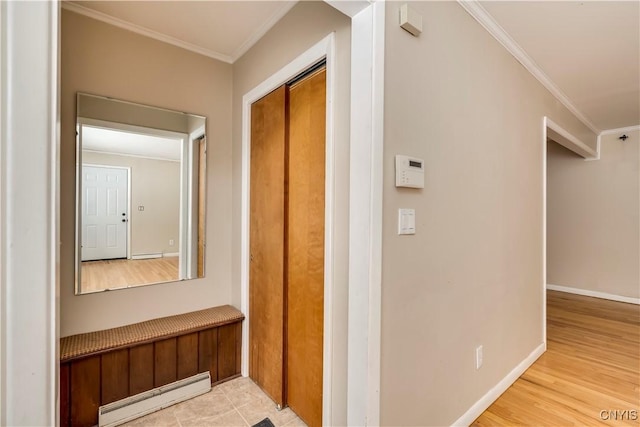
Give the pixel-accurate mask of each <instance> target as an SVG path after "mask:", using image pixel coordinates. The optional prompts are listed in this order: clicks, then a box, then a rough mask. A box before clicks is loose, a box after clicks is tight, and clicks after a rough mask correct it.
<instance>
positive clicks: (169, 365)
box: [153, 338, 178, 387]
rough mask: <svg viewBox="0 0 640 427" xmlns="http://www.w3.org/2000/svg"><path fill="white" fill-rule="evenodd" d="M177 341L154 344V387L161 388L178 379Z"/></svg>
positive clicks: (174, 339)
mask: <svg viewBox="0 0 640 427" xmlns="http://www.w3.org/2000/svg"><path fill="white" fill-rule="evenodd" d="M176 347H177V339H176V338H169V339H168V340H161V341H156V342H155V343H154V349H153V353H154V354H153V356H154V377H153V385H154V386H155V387H160V386H163V385H165V384H169V383H172V382H174V381H175V380H177V379H178V369H177V350H176Z"/></svg>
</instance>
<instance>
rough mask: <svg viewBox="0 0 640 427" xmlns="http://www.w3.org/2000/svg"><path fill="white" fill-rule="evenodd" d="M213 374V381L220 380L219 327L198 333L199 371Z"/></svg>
mask: <svg viewBox="0 0 640 427" xmlns="http://www.w3.org/2000/svg"><path fill="white" fill-rule="evenodd" d="M207 371H209V372H210V374H211V382H212V383H214V382H216V381H218V329H217V328H215V329H207V330H206V331H201V332H200V333H199V334H198V372H207Z"/></svg>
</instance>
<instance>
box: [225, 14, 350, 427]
mask: <svg viewBox="0 0 640 427" xmlns="http://www.w3.org/2000/svg"><path fill="white" fill-rule="evenodd" d="M350 25H351V21H350V19H349V18H347V17H346V16H344V15H342V14H341V13H340V12H338V11H336V10H335V9H333V8H332V7H330V6H328V5H326V4H325V3H323V2H300V3H299V4H297V5H296V6H295V7H294V8H293V9H291V11H290V12H289V13H288V14H287V15H286V16H285V17H284V18H282V20H281V21H279V22H278V23H277V24H276V25H275V26H274V27H273V28H272V29H271V30H270V31H269V32H268V33H267V34H266V35H265V36H264V37H263V38H262V39H261V40H260V41H259V42H258V43H257V44H256V45H255V46H254V47H253V48H252V49H251V50H249V51H248V52H247V53H246V54H245V55H244V56H243V57H242V58H240V59H239V60H238V61H236V62H235V63H234V65H233V219H234V221H233V236H234V239H233V283H234V288H233V292H232V297H233V298H232V301H233V303H234V305H236V306H239V305H240V217H241V197H240V196H241V176H242V175H241V173H242V164H241V162H242V128H241V126H242V97H243V96H244V95H245V94H246V93H247V92H249V91H250V90H251V89H253V88H254V87H256V86H257V85H259V84H260V83H262V82H263V81H264V80H266V79H267V78H268V77H270V76H271V75H273V74H274V73H275V72H277V71H278V70H280V69H281V68H282V67H284V66H285V65H287V64H288V63H289V62H290V61H292V60H293V59H294V58H296V57H297V56H298V55H300V54H301V53H303V52H304V51H306V50H307V49H309V48H310V47H311V46H313V45H314V44H315V43H316V42H318V41H320V40H322V39H323V38H324V37H326V36H327V35H328V34H330V33H331V32H335V37H336V64H335V66H336V81H335V85H336V87H335V93H336V99H335V103H334V104H335V114H336V119H335V130H334V137H335V145H336V155H335V162H336V164H335V175H336V183H337V184H336V186H335V187H336V188H335V190H336V204H335V218H336V220H335V231H334V245H335V258H334V297H333V301H332V304H333V312H334V317H335V319H337V321H336V323H335V324H334V328H333V331H332V332H331V333H332V335H333V352H334V354H333V360H332V366H333V374H332V378H333V389H332V399H333V403H332V408H333V414H332V420H331V421H332V424H334V425H345V424H346V420H347V418H346V377H347V375H346V365H347V352H346V351H347V335H346V332H347V331H346V329H347V328H346V324H347V303H348V301H347V295H348V289H347V286H348V262H349V260H348V247H349V245H348V237H349V232H348V222H349V206H348V202H349V194H348V185H347V183H348V182H349V109H350V102H349V91H350V66H349V64H350V43H351V40H350V31H351V27H350ZM292 77H293V76H292Z"/></svg>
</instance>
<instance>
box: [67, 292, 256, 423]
mask: <svg viewBox="0 0 640 427" xmlns="http://www.w3.org/2000/svg"><path fill="white" fill-rule="evenodd" d="M243 320H244V315H243V314H242V313H241V312H240V311H238V310H237V309H235V308H233V307H231V306H228V305H227V306H221V307H214V308H210V309H206V310H200V311H196V312H192V313H185V314H180V315H176V316H170V317H164V318H160V319H154V320H150V321H147V322H141V323H136V324H133V325H127V326H123V327H119V328H113V329H108V330H104V331H97V332H90V333H86V334H79V335H73V336H70V337H64V338H62V339H61V340H60V425H61V426H73V427H76V426H78V427H85V426H87V427H88V426H94V425H96V424H98V408H99V407H100V406H101V405H106V404H108V403H111V402H115V401H117V400H120V399H123V398H126V397H129V396H133V395H135V394H137V393H141V392H144V391H147V390H151V389H153V388H155V387H160V386H163V385H166V384H169V383H172V382H174V381H177V380H180V379H183V378H187V377H190V376H192V375H195V374H197V373H200V372H206V371H210V372H211V381H212V383H213V384H215V383H220V382H223V381H227V380H230V379H232V378H236V377H238V376H240V353H241V343H242V321H243Z"/></svg>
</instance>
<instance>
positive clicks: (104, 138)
mask: <svg viewBox="0 0 640 427" xmlns="http://www.w3.org/2000/svg"><path fill="white" fill-rule="evenodd" d="M181 147H182V140H180V139H172V138H163V137H159V136H151V135H142V134H138V133H131V132H125V131H119V130H115V129H105V128H100V127H93V126H88V125H83V126H82V150H83V151H95V152H100V153H106V154H120V155H126V156H135V157H145V158H151V159H158V160H170V161H180V151H181Z"/></svg>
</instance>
